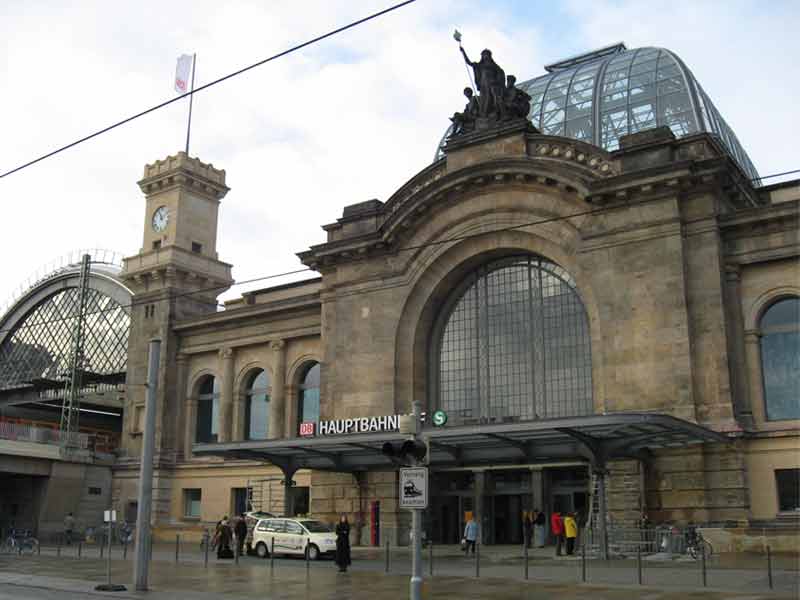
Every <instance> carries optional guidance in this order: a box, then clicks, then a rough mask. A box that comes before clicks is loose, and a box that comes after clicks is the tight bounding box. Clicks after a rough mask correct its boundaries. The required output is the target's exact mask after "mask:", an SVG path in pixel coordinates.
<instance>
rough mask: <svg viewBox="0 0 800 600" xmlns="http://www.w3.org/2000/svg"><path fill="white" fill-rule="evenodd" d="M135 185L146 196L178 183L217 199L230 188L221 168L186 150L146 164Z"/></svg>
mask: <svg viewBox="0 0 800 600" xmlns="http://www.w3.org/2000/svg"><path fill="white" fill-rule="evenodd" d="M138 184H139V187H140V188H141V190H142V192H144V193H145V194H146V195H148V196H149V195H151V194H154V193H157V192H163V191H166V190H169V189H172V188H175V187H179V186H180V187H183V188H187V189H189V190H193V191H196V192H198V193H199V194H201V195H203V196H206V197H208V198H214V199H217V200H219V199H221V198H222V197H224V196H225V194H227V193H228V191H229V190H230V188H228V186H226V185H225V171H224V170H222V169H215V168H214V166H213V165H212V164H211V163H204V162H202V161H201V160H199V159H197V158H191V157H189V156H187V155H186V153H185V152H178V153H177V154H176V155H174V156H168V157H167V158H166V159H165V160H157V161H156V162H154V163H153V164H149V165H145V168H144V177H143V178H142V179H141V180H140V181H139V182H138Z"/></svg>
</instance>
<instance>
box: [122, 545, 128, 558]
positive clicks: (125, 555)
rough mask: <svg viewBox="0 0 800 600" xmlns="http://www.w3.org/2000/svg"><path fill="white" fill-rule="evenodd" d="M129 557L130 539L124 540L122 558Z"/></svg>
mask: <svg viewBox="0 0 800 600" xmlns="http://www.w3.org/2000/svg"><path fill="white" fill-rule="evenodd" d="M127 559H128V540H123V541H122V560H127Z"/></svg>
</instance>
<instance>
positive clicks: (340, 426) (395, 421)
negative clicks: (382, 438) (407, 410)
mask: <svg viewBox="0 0 800 600" xmlns="http://www.w3.org/2000/svg"><path fill="white" fill-rule="evenodd" d="M399 429H400V415H385V416H382V417H356V418H355V419H335V420H333V421H320V422H319V423H314V422H305V423H300V432H299V433H300V435H301V436H303V437H311V436H315V435H317V436H322V435H344V434H346V433H377V432H382V431H398V430H399Z"/></svg>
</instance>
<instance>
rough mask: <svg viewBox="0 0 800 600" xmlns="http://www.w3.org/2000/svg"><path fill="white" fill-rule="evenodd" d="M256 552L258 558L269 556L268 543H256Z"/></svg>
mask: <svg viewBox="0 0 800 600" xmlns="http://www.w3.org/2000/svg"><path fill="white" fill-rule="evenodd" d="M256 554H257V555H258V558H267V557H268V556H269V550H267V545H266V544H265V543H264V542H259V543H258V544H257V545H256Z"/></svg>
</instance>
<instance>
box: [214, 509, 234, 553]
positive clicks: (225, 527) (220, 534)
mask: <svg viewBox="0 0 800 600" xmlns="http://www.w3.org/2000/svg"><path fill="white" fill-rule="evenodd" d="M215 538H216V540H217V558H221V559H224V558H233V552H232V551H231V541H232V538H233V531H232V530H231V526H230V523H228V517H224V518H223V519H222V521H220V523H219V525H217V533H216V535H215Z"/></svg>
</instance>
